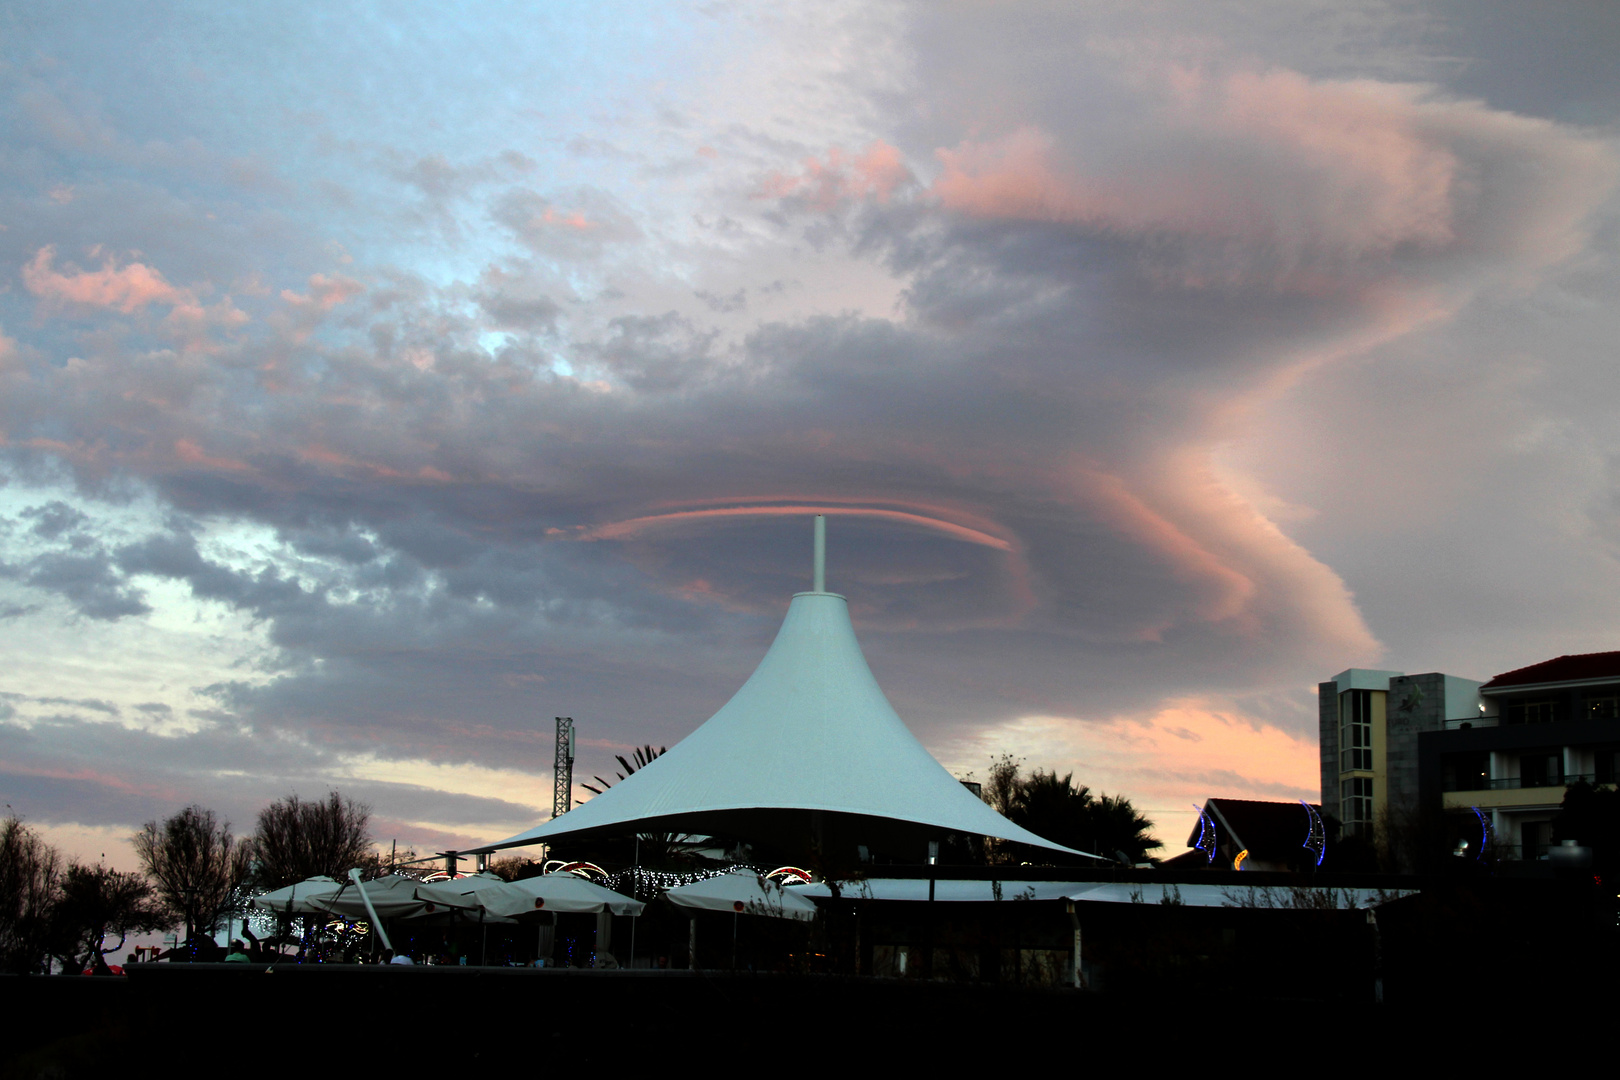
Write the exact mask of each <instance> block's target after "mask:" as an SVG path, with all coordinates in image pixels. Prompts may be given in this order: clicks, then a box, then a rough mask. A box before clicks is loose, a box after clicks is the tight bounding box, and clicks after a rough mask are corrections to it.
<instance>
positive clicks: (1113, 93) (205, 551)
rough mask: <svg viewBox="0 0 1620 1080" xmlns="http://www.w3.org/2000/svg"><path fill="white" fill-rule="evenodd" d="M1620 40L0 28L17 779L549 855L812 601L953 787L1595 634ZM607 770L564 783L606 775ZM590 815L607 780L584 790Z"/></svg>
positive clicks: (27, 13)
mask: <svg viewBox="0 0 1620 1080" xmlns="http://www.w3.org/2000/svg"><path fill="white" fill-rule="evenodd" d="M1617 46H1620V8H1617V7H1615V6H1614V5H1612V4H1608V3H1601V2H1592V3H1552V4H1547V5H1540V6H1538V7H1537V9H1536V12H1535V13H1534V15H1533V16H1531V15H1528V14H1526V12H1525V10H1524V9H1523V7H1522V6H1521V5H1517V4H1513V5H1510V4H1507V3H1505V2H1493V0H1481V2H1473V0H1470V2H1467V3H1463V2H1460V0H1459V2H1455V3H1423V2H1413V3H1401V4H1391V3H1383V2H1361V3H1357V2H1344V0H1334V2H1331V3H1311V2H1307V0H1289V2H1287V3H1266V2H1263V0H1253V2H1245V3H1221V2H1217V0H1202V2H1198V3H1190V2H1189V3H1155V2H1145V3H1140V4H1128V5H1122V4H1111V3H1095V4H1088V3H1082V2H1064V3H1014V4H1006V3H998V4H991V3H960V2H947V0H938V2H929V3H919V4H898V3H897V4H887V3H872V2H864V3H840V2H836V0H831V2H820V3H816V4H776V5H748V4H736V3H727V2H709V3H686V4H681V3H663V2H660V3H614V2H604V3H600V4H593V5H583V6H582V5H562V4H532V3H530V4H502V3H485V4H479V5H474V6H470V7H467V8H460V7H456V6H452V5H443V4H425V3H408V2H400V3H394V4H388V5H369V4H354V3H343V2H328V3H322V4H311V3H303V2H298V0H292V2H287V0H283V2H280V3H276V4H273V5H272V4H262V3H242V4H234V5H217V4H193V3H180V2H162V0H154V2H152V3H147V4H141V5H130V4H117V3H83V4H73V5H9V6H6V7H4V8H0V800H3V801H4V802H5V803H6V804H8V805H9V806H10V807H11V808H12V810H13V811H15V812H16V813H18V814H20V815H21V816H22V817H23V818H24V819H25V820H27V821H28V822H29V823H30V824H31V825H33V826H35V827H36V828H38V829H39V830H40V831H41V832H42V833H44V834H45V835H46V836H47V838H49V839H50V840H52V841H53V842H54V843H56V844H58V845H59V846H61V847H62V848H63V849H64V850H65V851H67V852H69V853H71V854H74V855H76V856H78V857H81V858H88V859H95V858H98V857H105V858H106V859H107V861H108V862H109V863H112V864H115V865H119V866H125V867H130V866H133V864H134V859H133V854H132V852H131V851H130V850H129V846H128V842H127V839H128V836H129V835H130V834H131V833H132V832H133V831H134V830H135V829H136V828H138V827H139V826H140V825H141V824H142V823H143V822H145V821H148V820H152V819H158V818H162V817H165V816H167V815H169V814H172V813H174V812H176V811H178V810H179V809H180V808H182V807H184V806H186V805H188V804H191V803H197V804H201V805H203V806H205V807H209V808H212V809H214V810H215V811H216V812H217V813H219V814H220V816H221V817H223V818H226V819H228V820H230V821H231V822H233V823H234V825H235V827H236V830H237V831H238V832H245V831H251V828H252V823H253V820H254V817H255V815H256V814H257V812H258V810H259V809H260V808H261V807H263V806H264V805H265V804H266V803H268V802H269V801H271V800H273V799H276V798H279V797H282V796H284V795H287V794H290V793H298V794H300V795H302V796H304V797H320V796H322V795H324V794H325V793H326V792H327V791H328V790H331V789H337V790H340V791H342V792H343V793H345V794H347V795H350V796H352V797H354V798H356V799H359V800H361V801H364V802H366V803H368V804H369V805H370V806H371V807H372V809H373V815H374V817H373V826H374V832H375V834H376V835H377V837H378V838H379V839H380V840H382V841H383V842H385V843H386V842H390V841H397V842H398V843H399V844H400V845H401V846H414V847H416V848H417V849H419V850H423V851H428V850H437V849H439V848H443V847H447V846H449V847H457V846H459V847H466V846H470V845H473V844H476V843H480V842H487V841H491V840H495V839H498V838H501V837H504V836H507V835H510V834H512V833H514V832H517V831H519V830H521V829H524V828H528V827H530V826H532V825H534V824H538V823H539V822H541V821H543V820H545V819H546V818H547V817H548V816H549V813H550V805H551V784H552V777H551V762H552V753H553V742H552V740H553V717H554V716H559V715H564V716H572V717H573V718H574V719H575V721H576V723H577V726H578V731H579V740H580V742H579V761H578V764H577V767H576V779H581V780H586V781H589V778H590V777H591V776H592V775H598V774H600V775H605V776H608V777H609V778H610V779H611V778H612V776H613V774H614V773H613V771H614V770H615V767H616V766H615V763H614V760H613V758H614V755H615V754H618V753H624V754H628V753H629V752H630V749H631V748H632V747H636V746H641V745H643V744H653V745H655V746H662V745H673V744H674V743H675V742H677V741H678V740H679V739H680V738H682V737H683V736H684V735H685V734H686V733H688V732H690V731H691V730H693V729H694V728H695V727H696V726H697V725H698V724H700V723H701V722H702V721H703V720H705V719H706V718H707V717H708V716H709V715H711V714H712V713H713V712H714V711H715V710H716V709H718V708H719V707H720V705H722V704H723V703H724V702H725V701H726V699H727V698H728V697H729V696H730V694H731V693H732V692H733V691H734V690H735V689H736V688H737V687H738V686H740V685H741V683H742V682H743V680H744V679H746V678H747V676H748V674H749V673H750V672H751V671H752V669H753V667H754V665H755V664H756V663H757V662H758V660H759V658H760V657H761V656H762V655H763V654H764V651H765V649H766V648H767V647H768V645H769V643H770V640H771V638H772V636H773V635H774V633H775V630H776V627H777V625H778V624H779V622H780V620H781V617H782V615H783V614H784V612H785V611H786V606H787V602H788V599H789V597H790V595H791V594H792V593H793V592H795V591H798V590H802V589H806V588H808V587H809V576H810V524H809V515H810V514H812V513H814V512H817V511H824V512H826V513H827V514H828V515H829V529H828V534H829V540H828V552H829V553H828V571H827V574H828V587H829V588H831V589H833V590H835V591H838V592H841V593H843V594H845V595H847V596H848V598H849V601H850V607H851V612H852V616H853V618H854V621H855V625H856V629H857V632H858V634H859V636H860V638H861V640H862V643H863V646H864V647H865V649H866V653H867V656H868V659H869V661H870V663H871V665H872V668H873V671H874V673H875V674H876V676H877V678H878V680H879V682H880V683H881V684H882V685H883V686H884V688H885V690H886V691H887V693H888V694H889V696H890V699H891V700H892V702H893V703H894V705H895V707H896V709H897V710H898V712H899V713H900V715H901V716H902V717H903V718H904V719H905V720H906V722H907V723H908V724H909V726H910V727H911V729H912V730H913V731H914V732H915V733H916V734H917V735H918V737H919V738H921V739H922V740H923V742H924V743H925V744H926V745H927V746H928V747H929V749H930V750H931V751H932V752H933V753H934V755H935V756H936V757H938V758H939V759H940V760H941V762H943V763H944V764H945V765H946V766H947V767H948V768H950V769H952V770H953V771H954V772H956V773H957V774H958V775H961V776H968V775H970V774H972V775H977V776H978V777H980V778H983V776H984V775H985V773H986V772H987V767H988V766H989V764H990V762H991V761H992V760H993V759H994V758H996V757H997V756H999V755H1001V754H1013V755H1015V756H1017V757H1020V758H1022V759H1023V760H1024V761H1025V763H1026V765H1027V767H1030V768H1035V767H1041V768H1047V769H1055V770H1057V771H1059V772H1072V773H1073V774H1074V778H1075V780H1076V782H1079V783H1085V784H1088V785H1090V786H1091V788H1092V789H1093V790H1094V791H1106V792H1108V793H1110V794H1113V793H1120V794H1124V795H1126V796H1128V797H1129V798H1130V799H1131V800H1132V801H1133V802H1134V803H1135V805H1136V806H1137V807H1139V808H1141V809H1143V810H1145V811H1147V812H1148V816H1149V817H1151V818H1152V819H1153V820H1154V821H1155V822H1156V823H1158V829H1157V834H1158V836H1159V837H1160V838H1161V839H1163V840H1164V841H1165V844H1166V854H1173V853H1174V852H1175V851H1178V850H1181V848H1182V845H1183V844H1184V842H1185V837H1186V835H1187V833H1188V832H1189V830H1190V828H1191V825H1192V823H1193V820H1194V817H1195V812H1194V810H1193V804H1195V803H1201V802H1202V801H1203V800H1204V799H1206V798H1209V797H1212V796H1225V797H1230V798H1260V799H1288V800H1292V799H1297V798H1307V799H1315V798H1317V797H1318V794H1319V793H1318V790H1317V784H1318V772H1317V740H1316V704H1315V687H1316V684H1317V683H1318V682H1319V681H1322V680H1324V679H1328V678H1331V677H1332V676H1333V675H1334V674H1335V673H1337V672H1339V671H1341V670H1343V669H1345V668H1348V667H1352V666H1361V667H1380V668H1391V669H1396V670H1402V671H1409V672H1422V671H1445V672H1448V673H1450V674H1455V675H1462V676H1466V677H1473V678H1480V679H1484V678H1489V677H1490V676H1491V675H1493V674H1496V673H1498V672H1501V671H1506V670H1510V669H1512V668H1516V667H1520V666H1523V665H1525V664H1529V663H1534V662H1536V661H1539V660H1543V659H1546V658H1549V657H1552V656H1556V655H1560V654H1563V653H1577V652H1595V651H1603V650H1609V649H1616V648H1620V636H1617V633H1616V630H1615V628H1614V619H1613V613H1612V608H1611V599H1610V598H1611V597H1612V596H1613V595H1615V594H1616V592H1617V588H1620V564H1617V561H1616V556H1617V553H1620V498H1617V481H1620V428H1617V424H1616V421H1615V406H1616V404H1617V403H1620V365H1616V363H1615V362H1614V361H1615V348H1616V346H1615V343H1616V342H1617V341H1620V304H1616V302H1615V301H1616V299H1617V296H1620V264H1617V247H1620V245H1617V240H1620V215H1617V210H1620V194H1617V192H1620V187H1617V185H1620V65H1616V64H1614V63H1613V56H1614V53H1615V49H1616V47H1617ZM576 790H578V789H576ZM578 793H579V794H580V795H581V796H584V795H586V794H587V793H585V792H583V791H579V792H578Z"/></svg>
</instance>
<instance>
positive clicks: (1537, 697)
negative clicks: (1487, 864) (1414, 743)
mask: <svg viewBox="0 0 1620 1080" xmlns="http://www.w3.org/2000/svg"><path fill="white" fill-rule="evenodd" d="M1479 693H1480V697H1481V699H1482V702H1483V704H1484V705H1485V709H1484V710H1483V715H1482V716H1480V717H1479V718H1477V719H1474V720H1473V721H1472V722H1470V723H1462V722H1457V723H1449V722H1448V723H1447V724H1446V725H1445V726H1444V728H1443V729H1440V730H1430V731H1425V732H1423V733H1422V734H1421V735H1420V736H1419V751H1418V754H1419V798H1420V799H1421V800H1422V801H1423V803H1424V804H1426V805H1431V806H1432V805H1436V804H1438V805H1440V806H1442V807H1443V808H1445V809H1448V810H1468V809H1477V810H1478V811H1479V812H1480V813H1481V814H1482V815H1485V816H1486V817H1487V818H1488V819H1489V821H1490V823H1491V828H1492V831H1493V833H1494V835H1495V840H1496V843H1497V844H1498V845H1500V846H1501V847H1503V848H1505V849H1506V850H1507V851H1508V853H1509V854H1510V855H1512V856H1517V857H1518V858H1521V859H1539V858H1542V857H1544V856H1545V855H1546V854H1547V849H1548V846H1549V844H1550V843H1551V841H1552V820H1553V818H1554V817H1556V816H1557V814H1558V811H1559V807H1560V804H1561V803H1562V802H1563V800H1564V791H1565V789H1566V788H1567V787H1568V786H1569V785H1570V784H1573V783H1575V782H1577V781H1580V780H1584V781H1586V782H1588V783H1595V784H1613V783H1615V781H1616V778H1617V775H1620V652H1605V653H1587V654H1584V655H1579V656H1560V657H1556V658H1554V659H1552V660H1544V661H1542V662H1541V663H1539V664H1531V665H1530V666H1529V667H1523V668H1518V669H1517V670H1514V671H1509V672H1505V673H1504V674H1501V675H1498V676H1496V678H1494V679H1491V680H1490V681H1489V682H1486V683H1484V684H1483V685H1481V686H1480V688H1479Z"/></svg>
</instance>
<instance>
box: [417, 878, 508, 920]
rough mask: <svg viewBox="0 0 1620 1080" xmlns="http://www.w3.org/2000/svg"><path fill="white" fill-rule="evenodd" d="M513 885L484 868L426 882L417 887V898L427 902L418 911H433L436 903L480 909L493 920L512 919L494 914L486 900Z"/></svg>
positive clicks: (452, 907) (427, 912)
mask: <svg viewBox="0 0 1620 1080" xmlns="http://www.w3.org/2000/svg"><path fill="white" fill-rule="evenodd" d="M510 888H511V886H510V885H508V884H507V883H506V882H505V881H502V880H501V879H500V878H498V877H496V876H495V875H494V874H490V873H483V872H480V873H477V874H469V875H468V876H467V877H460V878H455V879H453V880H451V879H447V880H444V881H430V882H425V883H422V884H419V885H418V886H417V887H416V898H417V899H418V900H423V901H426V904H427V906H426V907H424V908H423V910H422V911H421V912H420V913H419V914H420V915H432V914H434V911H433V909H434V908H435V907H445V908H451V909H456V908H459V909H461V910H463V911H478V912H479V913H480V916H481V917H482V916H484V915H487V916H489V918H490V921H492V922H510V921H511V920H510V919H507V918H503V917H500V916H497V915H495V914H494V912H492V911H491V910H490V906H489V904H488V902H487V901H488V898H490V897H492V896H496V895H499V894H500V892H501V891H502V890H509V889H510Z"/></svg>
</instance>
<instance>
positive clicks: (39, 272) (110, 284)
mask: <svg viewBox="0 0 1620 1080" xmlns="http://www.w3.org/2000/svg"><path fill="white" fill-rule="evenodd" d="M55 259H56V248H55V247H52V246H47V247H42V248H40V249H39V250H38V251H37V252H35V253H34V258H33V260H32V261H31V262H29V263H28V265H26V266H24V267H23V271H22V276H23V284H24V285H26V286H27V287H28V291H29V292H31V293H33V294H34V295H35V296H37V297H39V298H40V301H41V303H42V306H44V307H45V308H46V309H47V310H62V309H64V308H67V307H69V306H82V307H90V308H98V307H99V308H112V309H114V310H117V311H121V312H123V313H124V314H125V315H129V314H131V313H133V312H135V311H136V310H138V309H140V308H143V307H146V306H147V305H148V304H171V305H179V304H183V303H184V304H194V303H195V302H196V297H195V296H194V295H192V294H191V293H190V292H189V291H187V290H184V289H177V288H175V287H174V286H173V285H170V284H169V283H168V282H167V281H165V280H164V278H163V275H162V274H160V273H158V272H157V271H156V270H154V269H152V268H151V267H149V266H147V265H146V264H144V263H138V262H132V263H129V264H127V265H125V266H123V267H119V266H118V264H117V262H116V261H115V260H114V259H113V257H112V256H110V255H109V256H107V257H106V259H104V260H103V262H102V265H101V269H100V270H78V269H77V268H75V267H71V266H70V267H69V268H68V272H67V273H62V272H60V271H58V270H57V269H56V268H55V266H54V265H53V264H54V262H55Z"/></svg>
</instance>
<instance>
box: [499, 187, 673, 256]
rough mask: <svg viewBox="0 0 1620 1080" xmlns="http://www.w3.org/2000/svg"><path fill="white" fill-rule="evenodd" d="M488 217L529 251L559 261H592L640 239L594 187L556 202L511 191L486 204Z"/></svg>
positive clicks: (628, 220) (615, 205)
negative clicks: (605, 251)
mask: <svg viewBox="0 0 1620 1080" xmlns="http://www.w3.org/2000/svg"><path fill="white" fill-rule="evenodd" d="M490 217H491V218H492V219H493V220H494V221H495V222H496V223H497V224H499V225H502V226H504V227H505V228H506V229H508V230H510V232H511V233H512V235H513V237H514V238H515V239H517V240H518V241H519V242H520V243H522V244H523V245H524V246H525V247H527V248H528V249H529V250H531V251H533V252H535V253H536V254H540V255H548V256H553V257H561V258H591V257H593V256H595V255H597V254H599V253H600V252H601V251H602V250H603V249H604V248H605V247H607V246H609V245H614V244H622V243H628V242H631V241H634V240H638V239H640V238H641V235H642V233H641V229H640V228H638V227H637V225H636V223H635V221H634V220H633V219H632V218H631V216H630V214H629V213H628V212H627V211H626V209H625V208H624V207H623V205H622V204H620V203H619V201H618V200H617V199H615V198H614V197H613V196H612V195H610V194H608V193H607V192H604V191H599V190H596V189H593V188H581V189H579V190H577V191H574V192H572V193H571V194H569V195H567V196H555V197H547V196H544V195H541V194H540V193H539V192H537V191H533V190H530V189H528V188H511V189H509V190H507V191H506V192H504V193H503V194H501V195H499V196H497V197H496V198H495V199H494V201H493V202H492V203H491V204H490Z"/></svg>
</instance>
